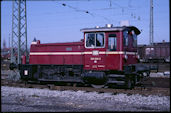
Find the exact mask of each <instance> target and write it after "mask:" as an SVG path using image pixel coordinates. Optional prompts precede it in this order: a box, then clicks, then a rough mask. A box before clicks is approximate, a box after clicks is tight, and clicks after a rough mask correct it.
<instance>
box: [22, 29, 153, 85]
mask: <svg viewBox="0 0 171 113" xmlns="http://www.w3.org/2000/svg"><path fill="white" fill-rule="evenodd" d="M81 31H82V32H83V33H84V40H81V41H80V42H70V43H48V44H41V43H40V41H39V40H38V41H34V42H32V44H31V48H30V56H29V63H26V64H25V63H24V64H22V65H20V66H19V69H20V74H21V79H23V80H35V81H55V82H74V83H75V82H76V83H77V82H79V83H80V82H81V83H84V84H91V85H92V86H94V87H96V86H104V85H108V84H125V85H126V86H127V87H128V88H132V87H133V86H134V85H135V84H136V83H138V82H139V81H140V79H141V77H142V75H143V73H146V74H149V72H150V71H149V69H148V68H147V67H145V66H139V65H137V62H138V54H137V35H139V34H140V31H139V30H138V29H137V28H136V27H134V26H122V27H113V26H106V27H95V28H85V29H81Z"/></svg>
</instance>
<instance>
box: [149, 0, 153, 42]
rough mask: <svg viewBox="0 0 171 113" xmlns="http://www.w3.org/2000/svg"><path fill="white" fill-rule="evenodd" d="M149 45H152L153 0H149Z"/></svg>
mask: <svg viewBox="0 0 171 113" xmlns="http://www.w3.org/2000/svg"><path fill="white" fill-rule="evenodd" d="M149 37H150V45H153V0H150V33H149Z"/></svg>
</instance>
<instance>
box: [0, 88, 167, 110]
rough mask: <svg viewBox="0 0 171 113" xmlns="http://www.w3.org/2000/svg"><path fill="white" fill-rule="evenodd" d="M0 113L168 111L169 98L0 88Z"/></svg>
mask: <svg viewBox="0 0 171 113" xmlns="http://www.w3.org/2000/svg"><path fill="white" fill-rule="evenodd" d="M1 99H2V100H1V108H2V112H25V111H26V112H36V111H39V112H61V111H64V112H66V111H76V112H77V111H78V112H80V111H168V112H169V111H170V96H157V95H149V96H142V95H139V94H136V95H127V94H122V93H121V94H112V93H97V92H85V91H70V90H67V91H56V90H49V89H36V88H17V87H8V86H2V87H1Z"/></svg>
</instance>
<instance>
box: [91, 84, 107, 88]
mask: <svg viewBox="0 0 171 113" xmlns="http://www.w3.org/2000/svg"><path fill="white" fill-rule="evenodd" d="M91 86H92V87H93V88H103V87H105V85H104V84H103V85H95V84H91Z"/></svg>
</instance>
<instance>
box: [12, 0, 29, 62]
mask: <svg viewBox="0 0 171 113" xmlns="http://www.w3.org/2000/svg"><path fill="white" fill-rule="evenodd" d="M22 55H25V56H26V59H27V58H28V52H27V17H26V0H14V1H12V39H11V63H13V64H16V65H19V64H21V56H22Z"/></svg>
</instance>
